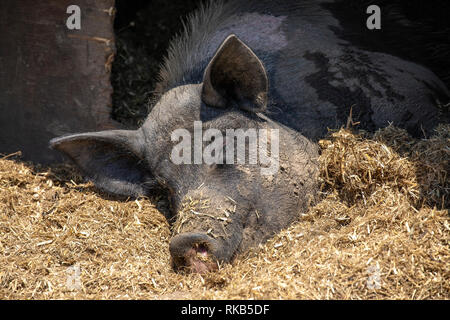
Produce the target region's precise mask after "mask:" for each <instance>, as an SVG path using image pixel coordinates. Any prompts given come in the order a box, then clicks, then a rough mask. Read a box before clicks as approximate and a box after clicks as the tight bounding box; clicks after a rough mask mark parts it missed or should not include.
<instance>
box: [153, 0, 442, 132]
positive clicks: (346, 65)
mask: <svg viewBox="0 0 450 320" xmlns="http://www.w3.org/2000/svg"><path fill="white" fill-rule="evenodd" d="M340 29H341V24H340V22H339V21H338V20H337V19H336V18H335V17H334V16H333V15H332V13H331V12H330V11H328V10H327V9H325V8H324V7H323V6H322V5H321V4H320V3H319V2H318V1H304V2H302V3H299V1H280V2H276V1H248V2H246V4H245V6H243V5H242V4H241V3H239V1H230V2H228V3H226V4H223V3H222V2H214V3H212V4H210V6H208V7H206V8H203V9H201V10H200V11H198V12H197V13H196V15H195V16H194V17H191V19H190V20H189V24H188V28H187V31H186V33H185V34H183V35H181V36H180V37H178V38H177V39H175V40H174V41H173V42H172V44H171V49H170V50H169V55H168V59H167V60H166V62H165V66H164V67H163V69H162V72H161V78H162V81H161V82H160V86H159V90H160V91H161V92H164V91H166V90H168V89H170V88H173V87H175V86H178V85H182V84H188V83H200V82H202V78H203V72H204V69H205V67H206V65H207V64H208V62H209V61H210V59H211V58H212V56H213V55H214V52H215V51H216V49H217V48H218V47H219V46H220V44H221V43H222V41H223V40H224V39H225V38H226V37H227V36H228V35H229V34H231V33H234V34H236V35H237V36H238V37H239V38H240V39H241V40H242V41H244V42H245V43H246V44H247V45H248V46H249V47H250V48H252V50H253V51H254V52H255V53H256V55H257V56H258V57H259V58H260V59H261V60H262V61H263V63H264V66H265V68H266V70H267V73H268V76H269V81H270V95H269V98H270V103H269V105H268V110H267V114H268V115H269V116H270V117H271V118H272V119H274V120H276V121H279V122H281V123H283V124H285V125H287V126H289V127H291V128H294V129H296V130H297V131H299V132H301V133H302V134H304V135H306V136H307V137H309V138H312V139H317V138H320V137H322V136H323V135H324V134H325V133H326V132H327V128H336V127H339V126H342V125H343V124H345V122H346V121H347V118H348V115H349V113H350V109H352V115H353V120H354V121H355V122H357V121H359V122H360V125H361V127H362V128H365V129H367V130H375V129H376V128H379V127H383V126H386V125H388V122H394V124H396V125H399V126H402V127H405V128H407V129H408V130H409V131H410V132H411V133H413V134H416V135H419V134H421V132H422V129H425V130H427V129H431V128H433V127H434V126H435V125H436V124H437V123H438V122H439V110H438V108H437V105H436V101H435V100H436V99H437V98H440V100H441V101H443V100H444V101H445V99H446V98H447V99H448V96H449V93H448V90H447V88H446V87H445V85H444V84H443V83H442V82H441V81H440V80H439V79H438V78H437V77H436V76H435V75H434V74H433V73H432V72H431V71H429V70H428V69H426V68H424V67H422V66H420V65H418V64H415V63H412V62H409V61H405V60H402V59H400V58H398V57H395V56H393V55H390V54H387V53H382V52H377V47H376V46H375V47H374V48H373V50H367V48H365V49H362V48H360V47H358V46H357V45H353V44H352V43H350V42H348V41H347V40H344V39H341V38H340V37H339V36H338V35H337V34H338V32H337V31H338V30H340ZM441 121H442V119H441ZM444 121H448V119H444Z"/></svg>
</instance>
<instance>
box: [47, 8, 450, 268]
mask: <svg viewBox="0 0 450 320" xmlns="http://www.w3.org/2000/svg"><path fill="white" fill-rule="evenodd" d="M299 2H300V1H297V0H295V1H246V2H242V1H229V2H228V3H226V4H222V2H220V1H217V2H214V3H213V4H211V5H209V6H207V7H206V8H203V9H202V10H200V11H199V12H198V13H197V14H196V15H195V16H194V17H191V19H190V22H189V23H188V30H187V31H186V32H185V33H184V34H182V35H181V36H180V37H178V38H177V39H175V40H174V41H173V42H172V45H171V48H170V50H169V54H168V58H167V59H166V61H165V64H164V66H163V67H162V70H161V81H160V83H159V86H158V91H159V100H158V102H157V103H156V104H155V106H154V107H153V109H152V111H151V112H150V114H149V116H148V118H147V120H146V122H145V123H144V125H143V126H142V127H141V128H140V129H138V130H116V131H105V132H98V133H85V134H76V135H71V136H66V137H62V138H57V139H54V140H52V142H51V145H52V147H54V148H56V149H58V150H60V151H62V152H65V153H66V154H67V155H68V156H69V157H70V158H71V159H72V160H74V161H75V162H76V163H77V164H78V165H79V166H80V167H81V169H82V170H83V171H84V173H85V174H86V175H87V176H88V177H89V178H91V179H92V180H93V181H94V182H95V183H96V185H97V186H98V187H100V188H102V189H104V190H106V191H109V192H111V193H115V194H122V195H127V196H139V195H146V194H148V193H150V192H152V190H153V189H155V188H164V189H166V190H168V191H169V193H170V199H171V204H172V209H173V214H178V217H177V218H178V220H177V222H176V223H175V224H174V235H175V237H174V238H173V239H172V241H171V244H170V253H171V255H172V257H173V261H174V263H175V265H176V266H178V267H189V268H191V269H192V270H194V271H197V272H205V271H211V270H214V269H215V268H216V267H217V265H216V262H217V261H230V260H231V259H232V257H233V256H234V255H235V254H236V253H237V252H240V251H243V250H245V249H247V248H248V247H250V246H253V245H255V244H257V243H259V242H261V241H264V240H265V239H267V238H268V237H270V236H271V235H273V234H274V233H275V232H277V231H279V230H280V229H282V228H285V227H287V226H288V225H289V224H290V223H292V221H294V220H295V219H297V217H298V216H299V214H300V213H301V212H304V211H305V210H307V208H308V205H309V204H310V202H311V201H312V200H314V198H315V196H316V193H317V175H318V164H317V161H316V160H317V156H318V150H317V146H316V145H315V143H314V141H316V140H317V139H319V138H321V137H323V136H324V135H325V134H326V132H327V128H337V127H340V126H342V125H345V123H346V121H347V119H348V116H349V115H350V109H352V119H353V121H354V122H360V127H362V128H365V129H368V130H375V129H376V128H379V127H383V126H386V125H388V123H389V122H393V123H394V124H395V125H398V126H402V127H405V128H407V129H408V130H409V131H410V132H411V133H413V134H416V135H418V134H420V133H421V132H422V131H425V132H426V131H429V130H431V129H432V128H433V127H434V126H435V125H436V124H437V123H438V122H439V120H442V119H439V111H438V108H437V105H436V101H435V99H436V98H440V99H441V100H442V98H443V97H444V98H447V99H448V96H449V94H448V90H447V88H446V87H445V85H444V84H443V83H442V82H441V81H440V80H439V79H438V78H437V77H436V76H435V75H434V74H433V73H432V72H431V71H429V70H428V69H426V68H424V67H422V66H420V65H418V64H415V63H413V62H408V61H405V60H402V59H400V58H398V57H395V56H392V55H389V54H387V53H381V52H377V50H376V48H374V49H373V50H367V49H362V48H358V47H357V46H356V45H352V44H351V43H349V42H348V41H346V40H344V39H341V38H339V36H338V34H339V32H338V31H339V28H340V23H339V21H337V20H336V19H335V18H334V17H333V15H332V13H331V12H330V11H328V10H327V9H326V6H324V5H322V4H319V3H318V2H316V1H304V2H301V3H300V4H299ZM361 14H363V13H361ZM230 35H231V36H230ZM199 121H201V123H202V128H203V129H205V130H206V129H209V128H212V129H217V130H218V132H222V133H224V132H226V131H227V130H229V129H244V130H247V129H277V130H278V131H279V135H278V136H277V138H276V139H275V138H271V140H270V141H269V144H270V145H271V146H272V145H273V144H277V145H279V157H278V158H277V163H278V166H277V169H278V170H277V171H276V172H274V173H272V174H269V175H263V174H261V170H260V169H261V165H260V164H259V163H258V164H251V163H238V164H214V165H211V164H207V163H193V164H176V163H174V161H173V158H171V156H172V153H171V151H172V150H174V147H176V145H177V141H174V140H173V137H172V134H173V132H174V131H176V130H177V129H180V128H183V129H184V130H186V132H187V133H189V134H192V135H193V136H194V140H195V130H194V128H195V125H194V123H195V122H197V123H198V122H199ZM444 121H446V120H445V119H444ZM203 142H204V144H207V142H208V141H207V140H204V141H203ZM232 142H233V145H234V140H232ZM229 146H230V143H229V141H226V142H224V144H223V151H224V152H225V151H226V150H228V149H227V148H229ZM233 150H234V149H233ZM233 152H234V151H233ZM194 153H195V150H194Z"/></svg>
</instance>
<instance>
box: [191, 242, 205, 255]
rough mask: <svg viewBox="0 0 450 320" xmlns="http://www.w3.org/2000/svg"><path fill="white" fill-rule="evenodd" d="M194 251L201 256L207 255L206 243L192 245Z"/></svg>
mask: <svg viewBox="0 0 450 320" xmlns="http://www.w3.org/2000/svg"><path fill="white" fill-rule="evenodd" d="M194 249H195V250H196V251H197V252H198V253H200V254H202V255H206V254H208V245H207V244H206V243H196V244H194Z"/></svg>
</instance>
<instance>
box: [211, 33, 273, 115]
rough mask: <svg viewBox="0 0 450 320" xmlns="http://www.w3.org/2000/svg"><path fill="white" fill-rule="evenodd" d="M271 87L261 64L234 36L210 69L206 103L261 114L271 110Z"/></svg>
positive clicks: (212, 61)
mask: <svg viewBox="0 0 450 320" xmlns="http://www.w3.org/2000/svg"><path fill="white" fill-rule="evenodd" d="M268 87H269V84H268V79H267V74H266V70H265V68H264V65H263V64H262V62H261V60H259V58H258V57H257V56H256V54H255V53H254V52H253V51H252V50H251V49H250V48H249V47H248V46H247V45H245V44H244V43H243V42H242V41H241V40H239V38H238V37H236V36H235V35H233V34H232V35H230V36H228V37H227V38H226V39H225V40H224V42H223V43H222V45H221V46H220V47H219V49H217V52H216V54H215V55H214V57H213V58H212V60H211V62H210V63H209V64H208V66H207V67H206V70H205V74H204V76H203V88H202V100H203V102H205V103H206V104H207V105H210V106H213V107H219V108H224V107H227V106H229V105H231V104H235V105H237V106H238V107H240V108H241V109H245V110H247V111H252V112H260V111H264V110H265V109H266V106H267V93H268Z"/></svg>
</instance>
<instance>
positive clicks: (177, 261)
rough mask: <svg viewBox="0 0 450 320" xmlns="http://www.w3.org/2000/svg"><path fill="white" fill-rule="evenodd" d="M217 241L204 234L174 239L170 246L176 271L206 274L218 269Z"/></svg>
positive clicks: (180, 235) (183, 234) (185, 234)
mask: <svg viewBox="0 0 450 320" xmlns="http://www.w3.org/2000/svg"><path fill="white" fill-rule="evenodd" d="M217 249H218V244H217V241H216V240H215V239H213V238H211V237H209V236H207V235H206V234H202V233H192V232H191V233H182V234H179V235H176V236H175V237H173V238H172V240H171V241H170V245H169V250H170V254H171V256H172V262H173V264H174V267H175V269H177V270H180V269H181V270H182V269H186V270H188V271H191V272H195V273H206V272H210V271H215V270H217V269H218V264H217V257H216V254H215V252H216V251H217Z"/></svg>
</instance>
